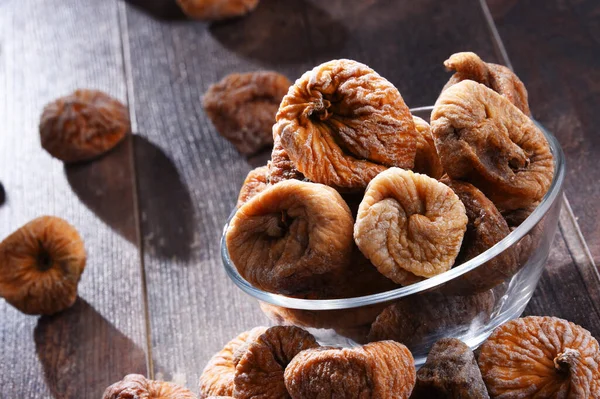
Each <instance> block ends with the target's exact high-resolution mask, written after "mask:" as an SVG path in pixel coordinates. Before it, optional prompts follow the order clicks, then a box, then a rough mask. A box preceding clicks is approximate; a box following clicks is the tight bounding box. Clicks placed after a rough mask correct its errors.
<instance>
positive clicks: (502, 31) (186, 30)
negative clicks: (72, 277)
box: [0, 0, 600, 399]
mask: <svg viewBox="0 0 600 399" xmlns="http://www.w3.org/2000/svg"><path fill="white" fill-rule="evenodd" d="M323 4H325V3H324V2H321V1H318V0H285V1H283V0H262V1H261V4H260V5H259V7H258V8H257V10H256V11H255V12H254V13H252V14H251V15H249V16H248V17H247V18H244V19H240V20H236V21H231V22H227V23H219V24H214V25H208V24H204V23H200V22H195V21H189V20H185V19H184V18H182V15H181V13H180V12H179V11H178V9H177V7H176V6H175V5H174V3H173V1H172V0H162V1H161V0H155V1H150V0H135V1H134V0H130V1H128V2H125V1H121V0H105V1H97V0H44V1H39V0H38V1H36V0H0V120H1V121H2V123H1V124H0V181H2V183H3V184H4V186H5V188H6V191H7V201H6V203H5V204H4V205H2V206H0V237H4V236H5V235H7V234H9V233H10V232H11V231H13V230H14V229H16V228H18V227H19V226H21V225H22V224H24V223H25V222H27V221H28V220H30V219H32V218H34V217H36V216H38V215H41V214H53V215H57V216H61V217H63V218H65V219H67V220H69V221H70V222H71V223H73V224H74V225H75V226H77V228H78V229H79V231H80V232H81V233H82V235H83V237H84V239H85V242H86V247H87V251H88V254H89V259H88V264H87V269H86V271H85V274H84V276H83V279H82V282H81V285H80V298H79V299H78V301H77V303H76V305H75V306H74V307H73V308H72V309H70V310H68V311H66V312H64V313H62V314H59V315H56V316H54V317H42V318H37V317H31V316H25V315H23V314H21V313H19V312H18V311H16V310H15V309H14V308H12V307H10V306H8V305H7V304H6V303H4V302H3V301H0V348H1V349H0V398H3V399H4V398H7V399H8V398H15V397H19V398H46V397H54V398H100V396H101V393H102V392H103V390H104V388H105V387H106V386H107V385H109V384H110V383H112V382H114V381H117V380H119V379H120V378H122V377H123V375H125V374H127V373H134V372H136V373H143V374H147V375H149V376H151V377H155V378H163V379H167V380H175V381H177V382H180V383H183V384H186V385H187V386H189V387H190V388H192V389H193V390H194V391H197V380H198V376H199V373H200V372H201V370H202V368H203V367H204V364H205V363H206V361H207V359H208V358H209V357H210V356H211V355H212V354H213V353H214V352H215V351H216V350H218V349H219V348H221V346H222V345H223V344H224V343H225V342H226V341H227V340H228V339H229V338H230V337H232V336H234V335H236V334H237V333H238V332H240V331H243V330H245V329H248V328H250V327H253V326H256V325H259V324H265V323H267V319H266V318H265V316H263V315H262V313H261V312H260V310H259V309H258V307H257V306H256V304H255V303H254V301H252V300H249V298H248V297H247V296H246V295H245V294H243V293H242V292H241V291H239V290H238V289H236V288H235V287H234V285H233V284H232V283H231V282H230V281H229V280H228V279H227V277H226V276H225V273H224V271H223V269H222V266H221V260H220V257H219V236H220V234H221V230H222V226H223V223H224V221H225V220H226V218H227V216H228V214H229V212H230V210H231V209H232V207H233V205H234V203H235V198H236V194H237V190H238V188H239V186H240V184H241V182H242V180H243V178H244V176H245V174H246V173H247V172H248V170H250V169H251V168H252V167H253V166H256V165H258V164H260V163H261V162H263V161H264V159H258V158H257V159H246V158H244V157H242V156H240V155H239V154H238V153H237V152H236V151H235V149H234V148H233V147H232V146H231V145H230V144H229V143H228V142H227V141H225V140H224V139H222V138H221V137H220V136H219V135H218V134H217V133H216V131H215V129H214V128H213V126H212V125H211V124H210V122H209V121H208V120H207V118H206V115H205V113H204V111H203V109H202V106H201V101H200V98H201V96H202V94H203V93H204V92H205V90H206V89H207V87H208V86H209V85H210V84H211V83H213V82H215V81H217V80H219V79H220V78H222V77H223V76H225V75H226V74H228V73H231V72H240V71H251V70H259V69H274V70H277V71H280V72H283V73H285V74H286V75H287V76H288V77H290V78H292V79H295V78H297V77H299V76H300V75H301V74H302V73H303V72H304V71H306V70H308V69H310V68H312V67H313V66H315V65H317V64H318V63H321V62H323V61H326V60H329V59H333V58H339V57H347V58H353V59H356V60H359V61H362V62H365V63H367V64H368V65H370V66H371V67H373V68H374V69H375V70H377V71H378V72H379V73H381V74H382V75H383V76H385V77H387V78H388V79H389V80H390V81H392V82H393V83H394V84H395V85H396V86H397V87H398V88H399V89H400V92H401V93H402V95H403V96H404V99H405V100H406V102H407V103H408V104H409V106H411V107H417V106H425V105H430V104H432V103H433V102H434V101H435V99H436V97H437V94H438V91H439V90H440V88H441V87H442V85H443V83H444V82H445V81H446V79H447V78H448V73H447V72H445V71H444V68H443V67H442V61H443V60H444V59H446V57H447V56H449V55H450V54H451V53H453V52H456V51H461V50H472V51H475V52H477V53H479V54H480V55H481V56H482V58H484V59H486V60H489V61H493V62H498V63H505V64H509V62H510V61H512V66H513V67H514V69H515V71H516V72H517V73H518V74H519V76H520V77H521V78H522V80H523V81H524V82H525V84H526V85H527V87H528V89H529V93H530V100H531V105H532V110H533V114H534V116H535V117H536V118H537V119H539V120H540V121H541V122H542V123H543V124H544V125H545V126H546V127H547V128H548V129H549V130H550V131H552V132H554V133H555V134H556V135H557V136H558V138H559V140H560V142H561V143H562V145H563V148H564V150H565V152H566V156H567V165H568V166H567V167H568V174H567V179H566V197H565V199H564V207H563V212H562V214H561V219H560V231H559V233H558V234H557V236H556V239H555V242H554V246H553V249H552V252H551V255H550V259H549V261H548V265H547V269H546V271H545V273H544V275H543V277H542V280H541V282H540V285H539V287H538V289H537V291H536V293H535V296H534V298H533V300H532V301H531V303H530V304H529V307H528V308H527V311H526V312H527V313H528V314H540V315H556V316H559V317H563V318H567V319H569V320H571V321H573V322H576V323H579V324H581V325H582V326H584V327H585V328H587V329H589V330H590V331H591V332H592V333H593V334H594V335H595V336H596V337H600V277H599V274H598V270H597V269H596V266H595V263H597V262H598V261H599V260H600V228H599V224H600V212H599V211H598V206H597V203H596V202H597V198H598V197H599V196H600V185H599V184H598V182H599V181H600V169H599V167H598V166H599V165H600V163H599V161H598V158H600V135H598V132H597V130H598V126H600V112H598V104H599V102H600V4H599V3H598V2H597V1H596V0H580V1H573V0H561V1H559V0H548V1H533V0H520V1H518V0H489V2H488V4H486V3H484V2H481V3H480V2H479V1H478V0H452V1H444V2H440V1H437V0H420V1H408V0H401V1H392V0H390V1H377V0H363V1H358V0H357V1H348V0H330V1H328V2H326V4H327V6H326V7H325V6H324V5H323ZM488 7H489V8H488ZM494 24H495V25H494ZM496 27H497V29H496ZM500 38H502V40H501V39H500ZM508 57H510V61H509V58H508ZM78 87H92V88H99V89H102V90H105V91H107V92H109V93H111V94H112V95H114V96H116V97H118V98H120V99H121V100H123V101H124V102H126V103H128V104H129V109H130V112H131V117H132V120H133V131H134V133H135V134H134V135H133V137H131V138H130V139H128V140H126V141H125V142H124V143H122V144H121V145H119V147H118V148H117V149H116V150H115V151H113V152H111V153H110V154H109V155H107V156H105V157H103V158H101V159H100V160H98V161H96V162H93V163H89V164H84V165H78V166H72V167H64V166H63V164H62V163H61V162H59V161H57V160H55V159H52V158H51V157H50V156H49V155H48V154H47V153H46V152H45V151H43V150H42V149H41V148H40V145H39V139H38V131H37V124H38V120H39V115H40V111H41V109H42V107H43V106H44V104H45V103H47V102H48V101H50V100H52V99H54V98H55V97H57V96H59V95H63V94H67V93H69V92H70V91H72V90H74V89H75V88H78Z"/></svg>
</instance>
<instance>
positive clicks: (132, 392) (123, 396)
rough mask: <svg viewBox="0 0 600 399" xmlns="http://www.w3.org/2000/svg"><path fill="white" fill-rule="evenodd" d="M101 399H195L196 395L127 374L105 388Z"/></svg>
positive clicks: (172, 386) (173, 385)
mask: <svg viewBox="0 0 600 399" xmlns="http://www.w3.org/2000/svg"><path fill="white" fill-rule="evenodd" d="M102 399H196V395H194V394H193V393H192V392H191V391H190V390H188V389H186V388H184V387H181V386H179V385H176V384H173V383H170V382H165V381H153V380H148V379H146V377H144V376H143V375H139V374H129V375H127V376H125V378H123V379H122V380H121V381H119V382H116V383H114V384H113V385H111V386H109V387H108V388H106V391H104V395H103V396H102Z"/></svg>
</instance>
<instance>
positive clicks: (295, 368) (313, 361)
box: [285, 341, 415, 399]
mask: <svg viewBox="0 0 600 399" xmlns="http://www.w3.org/2000/svg"><path fill="white" fill-rule="evenodd" d="M414 384H415V365H414V360H413V357H412V355H411V353H410V351H409V350H408V349H407V348H406V347H405V346H404V345H402V344H399V343H397V342H393V341H383V342H376V343H372V344H367V345H364V346H361V347H356V348H352V349H349V348H344V349H337V348H319V349H311V350H306V351H303V352H300V354H298V355H297V356H296V357H295V358H294V359H293V360H292V361H291V363H290V364H289V365H288V367H287V368H286V370H285V386H286V387H287V390H288V392H289V394H290V396H291V397H292V398H293V399H305V398H312V399H329V398H339V399H344V398H348V399H354V398H373V399H404V398H408V397H409V396H410V393H411V391H412V389H413V386H414Z"/></svg>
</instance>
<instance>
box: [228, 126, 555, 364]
mask: <svg viewBox="0 0 600 399" xmlns="http://www.w3.org/2000/svg"><path fill="white" fill-rule="evenodd" d="M538 126H539V127H540V129H542V131H543V132H544V134H545V135H546V138H547V140H548V142H549V144H550V148H551V150H552V154H553V155H554V179H553V181H552V185H551V187H550V189H549V190H548V192H547V193H546V195H545V197H544V198H543V199H542V201H541V203H540V204H539V206H538V207H537V208H536V209H535V210H534V211H533V212H532V213H531V215H529V217H528V218H527V219H526V220H525V221H524V222H522V223H521V224H520V225H519V226H518V227H517V228H516V229H514V230H513V231H512V232H511V233H510V234H509V235H508V236H506V237H505V238H504V239H503V240H502V241H500V242H498V243H497V244H496V245H494V246H493V247H492V248H490V249H488V250H487V251H485V252H484V253H482V254H480V255H479V256H477V257H475V258H473V259H471V260H469V261H468V262H465V263H463V264H462V265H460V266H456V267H454V268H452V269H451V270H449V271H447V272H445V273H443V274H440V275H437V276H435V277H432V278H429V279H426V280H424V281H421V282H419V283H416V284H412V285H409V286H406V287H402V288H398V289H394V290H391V291H386V292H381V293H377V294H373V295H368V296H362V297H355V298H345V299H325V300H311V299H297V298H290V297H287V296H283V295H278V294H273V293H270V292H266V291H262V290H260V289H257V288H255V287H253V286H252V285H251V284H250V283H248V282H247V281H246V280H245V279H244V278H242V276H241V275H240V274H239V273H238V271H237V269H236V267H235V265H234V264H233V263H232V262H231V259H230V257H229V253H228V251H227V246H226V243H225V232H226V231H227V228H228V225H229V221H228V223H227V224H226V225H225V228H224V230H223V237H222V239H221V254H222V258H223V264H224V266H225V270H226V272H227V274H228V276H229V277H230V278H231V279H232V280H233V282H234V283H235V284H236V285H237V286H238V287H239V288H241V289H242V290H243V291H244V292H246V293H247V294H249V295H251V296H252V297H254V298H256V299H257V300H258V302H259V304H260V307H261V309H262V310H263V311H264V312H265V313H266V314H267V316H269V318H270V319H272V320H273V321H274V322H275V323H277V324H291V325H297V326H300V327H303V328H305V329H307V330H309V331H310V332H311V333H313V334H314V335H315V337H316V338H317V339H318V340H319V342H320V343H321V344H323V345H334V346H353V345H357V344H362V343H365V342H368V341H371V340H379V339H395V340H396V341H399V342H402V343H404V344H405V345H407V346H408V347H409V349H410V350H411V351H412V353H413V356H414V358H415V362H416V364H417V366H420V365H422V364H423V363H424V362H425V359H426V356H427V353H428V352H429V348H430V347H431V345H433V343H434V342H435V341H437V340H438V339H440V338H442V337H455V338H458V339H460V340H462V341H464V342H465V343H467V344H468V345H469V346H470V347H471V348H473V349H475V348H476V347H478V346H479V345H480V344H481V343H482V342H483V341H484V340H485V339H486V338H487V337H488V336H489V335H490V334H491V333H492V331H493V330H494V329H495V328H496V327H498V326H499V325H501V324H503V323H505V322H507V321H508V320H511V319H514V318H517V317H519V316H520V315H521V313H522V312H523V310H524V309H525V306H526V305H527V303H528V302H529V300H530V299H531V296H532V295H533V292H534V290H535V288H536V286H537V283H538V281H539V279H540V276H541V274H542V271H543V270H544V265H545V263H546V260H547V259H548V254H549V251H550V246H551V244H552V240H553V238H554V234H555V232H556V228H557V225H558V215H559V212H560V207H561V203H562V189H563V180H564V176H565V163H564V155H563V152H562V149H561V148H560V145H559V143H558V141H557V140H556V138H555V137H554V136H553V135H552V134H550V133H549V132H548V131H547V130H546V129H544V128H543V127H542V126H541V125H539V124H538ZM232 216H233V213H232ZM230 219H231V217H230ZM510 251H514V252H513V256H516V258H517V259H518V267H516V268H515V270H514V274H513V273H511V274H510V275H509V276H498V275H494V274H495V273H494V272H493V270H494V262H499V261H503V260H502V259H503V257H505V256H507V254H508V253H509V252H510ZM481 281H483V282H484V284H479V282H481ZM473 282H477V283H476V284H473Z"/></svg>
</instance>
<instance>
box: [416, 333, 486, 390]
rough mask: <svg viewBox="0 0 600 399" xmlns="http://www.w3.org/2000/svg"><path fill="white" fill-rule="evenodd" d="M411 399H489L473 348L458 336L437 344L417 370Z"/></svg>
mask: <svg viewBox="0 0 600 399" xmlns="http://www.w3.org/2000/svg"><path fill="white" fill-rule="evenodd" d="M410 397H411V399H430V398H438V399H444V398H447V399H485V398H489V397H490V396H489V395H488V393H487V389H486V387H485V384H484V383H483V379H482V378H481V372H480V371H479V367H478V366H477V361H475V356H474V355H473V352H472V351H471V349H470V348H469V347H468V346H467V345H465V344H464V343H463V342H462V341H460V340H458V339H455V338H442V339H440V340H439V341H438V342H436V343H435V345H433V347H432V348H431V351H430V352H429V355H427V362H426V363H425V364H424V365H423V367H421V368H420V369H419V371H418V372H417V383H416V385H415V389H414V390H413V393H412V395H411V396H410Z"/></svg>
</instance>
